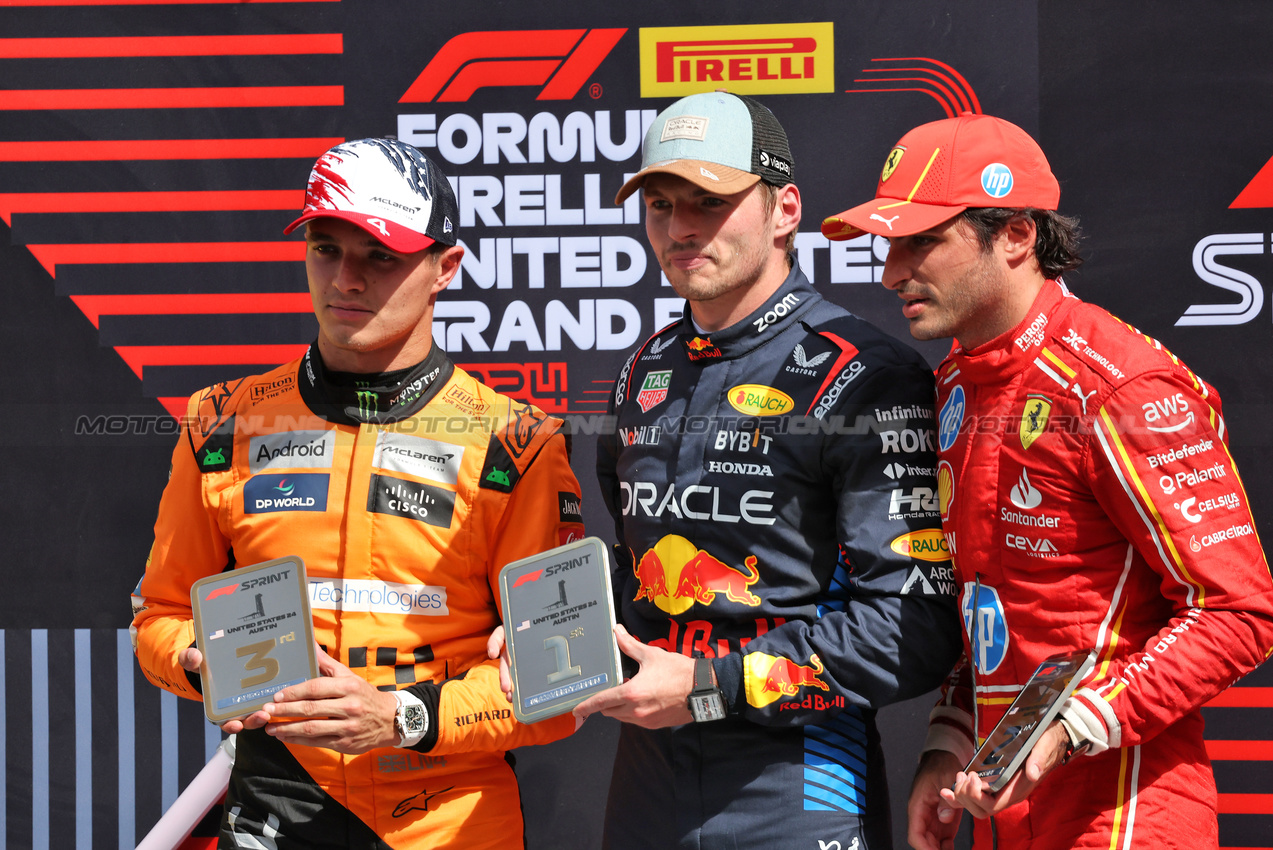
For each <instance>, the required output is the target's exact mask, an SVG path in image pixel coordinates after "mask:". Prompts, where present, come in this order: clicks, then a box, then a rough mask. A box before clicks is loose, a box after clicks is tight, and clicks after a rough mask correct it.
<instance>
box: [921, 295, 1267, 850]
mask: <svg viewBox="0 0 1273 850" xmlns="http://www.w3.org/2000/svg"><path fill="white" fill-rule="evenodd" d="M937 394H938V402H937V403H938V429H939V430H938V449H939V457H940V461H939V465H938V486H939V489H940V494H941V510H942V524H943V528H944V531H945V534H946V539H947V543H948V546H949V548H950V552H951V556H952V560H953V563H954V569H955V578H956V581H957V582H959V584H960V587H961V591H962V592H961V597H960V598H961V607H962V610H963V616H964V626H965V635H964V637H965V650H966V655H965V661H964V662H963V663H961V664H960V665H959V666H958V667H957V668H956V671H955V672H954V673H953V674H952V676H951V679H950V680H949V681H948V683H947V686H946V688H945V689H944V698H943V700H942V701H941V703H940V704H939V705H938V706H937V707H936V708H935V709H934V710H933V713H932V721H931V723H930V727H929V731H930V735H929V742H928V745H927V748H929V749H947V750H950V751H951V752H954V753H955V754H956V755H957V756H959V758H961V759H964V760H965V761H966V760H967V759H968V758H970V757H971V755H972V750H973V740H972V730H973V728H974V724H975V727H976V730H977V734H978V737H979V739H980V738H983V737H984V736H985V735H987V734H988V733H989V732H990V730H991V729H992V728H993V727H994V725H995V723H996V722H997V721H998V720H999V718H1000V717H1001V716H1002V715H1003V713H1004V712H1005V711H1006V710H1007V706H1008V704H1009V703H1011V702H1012V700H1013V698H1014V697H1015V696H1016V694H1017V693H1018V692H1019V691H1020V690H1021V687H1022V685H1023V684H1024V683H1025V682H1026V680H1027V679H1028V678H1029V677H1030V675H1031V673H1033V672H1034V670H1035V668H1036V667H1037V666H1038V665H1039V664H1040V663H1041V662H1042V661H1043V660H1044V659H1046V658H1047V657H1049V656H1050V655H1055V654H1059V653H1061V652H1066V651H1072V650H1087V649H1092V648H1095V650H1096V653H1097V658H1096V666H1095V668H1094V669H1093V671H1092V673H1091V674H1089V676H1088V677H1087V678H1086V679H1085V680H1084V681H1083V682H1081V683H1080V685H1079V690H1077V691H1076V692H1075V695H1074V696H1073V697H1072V698H1071V699H1070V700H1069V701H1068V702H1067V703H1066V705H1065V707H1064V709H1063V716H1064V717H1065V718H1066V719H1067V721H1069V722H1070V723H1071V724H1072V725H1073V726H1074V727H1075V728H1076V729H1078V730H1080V731H1081V732H1082V733H1083V734H1085V735H1086V736H1087V737H1088V738H1089V739H1090V740H1091V741H1092V742H1093V743H1092V747H1091V750H1090V751H1089V753H1088V755H1087V757H1082V758H1076V759H1074V760H1072V761H1070V762H1069V763H1068V764H1066V765H1064V766H1062V767H1059V768H1057V769H1055V770H1053V771H1052V772H1051V773H1050V774H1049V775H1048V776H1046V777H1045V778H1044V780H1043V781H1042V782H1041V783H1040V784H1039V785H1038V786H1037V787H1036V788H1035V789H1034V791H1033V793H1032V794H1031V796H1030V797H1029V798H1028V799H1027V800H1026V801H1025V802H1023V803H1021V804H1019V805H1017V806H1014V807H1012V808H1009V809H1007V810H1006V811H1004V812H1003V813H1002V814H1000V815H998V816H996V817H995V818H993V819H992V821H993V823H988V822H986V821H978V822H977V826H976V833H975V835H976V838H975V844H976V846H979V847H981V846H985V847H989V846H992V836H991V835H990V830H992V829H993V830H995V831H996V832H997V839H998V846H1000V847H1013V848H1016V847H1031V848H1045V847H1046V848H1053V847H1055V848H1070V847H1100V848H1103V850H1109V848H1123V849H1124V850H1127V849H1128V848H1139V847H1144V848H1159V847H1168V846H1170V847H1198V848H1201V847H1208V846H1210V847H1214V846H1216V842H1217V827H1216V788H1215V782H1214V779H1213V778H1212V774H1211V766H1210V761H1209V760H1208V758H1207V754H1206V751H1205V749H1204V746H1203V736H1202V731H1203V722H1202V715H1201V713H1200V711H1199V707H1200V706H1201V705H1202V704H1203V703H1205V702H1207V701H1208V700H1209V699H1211V698H1212V697H1213V696H1215V695H1216V694H1217V693H1218V692H1219V691H1222V690H1224V689H1225V688H1227V687H1228V686H1229V685H1231V684H1233V682H1234V681H1236V680H1237V679H1238V678H1239V677H1241V676H1242V675H1244V674H1245V673H1247V672H1249V671H1250V670H1252V669H1253V668H1254V667H1256V666H1257V665H1259V664H1260V662H1262V661H1263V660H1264V659H1265V658H1267V657H1268V655H1269V653H1270V648H1271V647H1273V581H1271V580H1270V576H1269V568H1268V563H1267V561H1266V560H1265V556H1264V553H1263V550H1262V548H1261V546H1260V541H1259V537H1258V536H1257V534H1256V531H1255V524H1254V521H1253V519H1252V516H1251V510H1250V505H1249V503H1248V501H1247V495H1246V491H1245V490H1244V489H1243V486H1242V481H1241V479H1240V478H1239V476H1238V471H1237V469H1236V467H1235V466H1234V463H1233V458H1232V457H1231V456H1230V454H1229V450H1228V446H1227V443H1226V438H1227V434H1226V432H1225V424H1224V419H1223V418H1222V416H1221V411H1220V398H1219V396H1218V395H1217V394H1216V391H1215V390H1214V389H1213V388H1212V387H1210V386H1209V385H1208V384H1206V383H1205V382H1204V381H1203V380H1202V379H1200V378H1199V377H1197V376H1196V375H1194V374H1193V373H1192V372H1191V371H1190V370H1189V369H1188V368H1186V367H1185V365H1184V364H1183V363H1181V362H1180V361H1179V360H1177V359H1176V358H1175V357H1174V356H1172V355H1171V354H1170V353H1169V352H1167V351H1166V350H1165V349H1164V348H1163V347H1162V346H1161V345H1160V344H1159V343H1158V342H1156V341H1154V340H1152V339H1150V338H1149V337H1146V336H1144V335H1142V334H1141V333H1140V332H1139V331H1137V330H1135V329H1134V328H1132V327H1130V326H1129V325H1126V324H1124V323H1122V322H1120V321H1118V320H1117V319H1115V318H1114V317H1112V316H1111V315H1110V314H1108V313H1107V312H1105V311H1104V310H1101V309H1099V308H1097V307H1095V306H1092V305H1090V304H1085V303H1083V302H1082V301H1080V300H1079V299H1078V298H1076V297H1074V296H1073V295H1071V294H1070V293H1069V292H1068V291H1067V290H1066V289H1065V287H1064V285H1063V284H1062V283H1060V282H1059V281H1049V282H1047V283H1046V284H1045V285H1044V288H1043V290H1042V291H1041V292H1040V294H1039V295H1038V297H1037V299H1036V300H1035V302H1034V305H1033V307H1032V308H1031V310H1030V312H1029V314H1028V316H1027V317H1026V318H1025V319H1024V320H1023V321H1022V323H1021V324H1020V325H1019V326H1017V327H1016V328H1015V329H1013V330H1011V331H1009V332H1008V333H1006V334H1004V335H1002V336H1000V337H998V338H996V339H994V340H991V341H990V342H988V343H986V344H985V345H983V346H980V347H978V348H976V349H974V350H972V351H964V350H962V349H959V350H956V351H955V352H954V353H953V354H952V355H951V356H950V357H949V358H948V359H947V360H946V362H944V363H943V364H942V365H941V367H940V368H939V369H938V373H937ZM974 594H976V599H974ZM974 612H975V614H974ZM974 616H975V623H976V625H975V629H974V628H973V622H974ZM972 636H975V637H972ZM969 657H971V658H972V659H974V660H975V662H976V663H975V665H974V667H975V669H974V670H970V669H969V666H968V664H967V660H966V659H967V658H969ZM970 674H973V675H970ZM974 676H975V679H974ZM974 681H975V703H974V700H973V695H974ZM974 718H975V719H974Z"/></svg>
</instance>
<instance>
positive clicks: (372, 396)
mask: <svg viewBox="0 0 1273 850" xmlns="http://www.w3.org/2000/svg"><path fill="white" fill-rule="evenodd" d="M379 412H380V394H379V393H376V392H372V391H371V390H358V415H359V416H361V417H362V418H363V419H367V418H370V417H372V416H375V415H376V414H377V413H379Z"/></svg>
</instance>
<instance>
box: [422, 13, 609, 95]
mask: <svg viewBox="0 0 1273 850" xmlns="http://www.w3.org/2000/svg"><path fill="white" fill-rule="evenodd" d="M625 32H627V29H626V28H620V29H594V30H588V29H563V30H496V31H488V32H466V33H461V34H460V35H457V36H455V37H454V38H452V39H451V40H450V41H448V42H447V43H446V44H444V45H442V49H440V50H439V51H438V52H437V55H435V56H434V57H433V59H432V60H430V62H429V64H428V65H427V66H426V67H425V69H424V70H423V71H421V72H420V76H419V77H416V80H415V82H413V83H412V84H411V86H410V87H409V88H408V89H407V91H406V93H405V94H403V95H402V97H401V98H399V99H398V102H399V103H428V102H431V101H436V102H439V103H455V102H459V101H465V100H468V99H469V98H470V97H472V96H473V93H474V92H476V91H477V90H478V89H482V88H492V87H506V86H542V87H543V88H541V89H540V90H539V94H538V95H536V97H535V99H536V100H570V99H571V98H573V97H574V96H575V95H576V94H578V93H579V90H580V89H581V88H583V85H584V83H586V82H587V81H588V77H589V76H591V75H592V73H593V72H594V71H596V70H597V67H598V66H600V65H601V62H602V61H603V60H604V59H605V58H606V57H607V56H609V55H610V51H611V50H612V49H614V46H615V45H616V44H618V42H619V39H620V38H622V37H623V34H624V33H625Z"/></svg>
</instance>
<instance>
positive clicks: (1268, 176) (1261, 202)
mask: <svg viewBox="0 0 1273 850" xmlns="http://www.w3.org/2000/svg"><path fill="white" fill-rule="evenodd" d="M1259 207H1273V159H1270V160H1269V161H1268V162H1266V163H1264V167H1263V168H1261V169H1260V170H1259V171H1258V172H1256V175H1255V176H1254V177H1252V178H1251V182H1250V183H1248V184H1246V188H1244V189H1243V190H1242V191H1241V192H1239V193H1238V196H1237V197H1236V198H1234V199H1233V203H1231V204H1229V209H1231V210H1240V209H1253V208H1259Z"/></svg>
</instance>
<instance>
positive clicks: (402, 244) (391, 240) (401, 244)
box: [283, 210, 435, 254]
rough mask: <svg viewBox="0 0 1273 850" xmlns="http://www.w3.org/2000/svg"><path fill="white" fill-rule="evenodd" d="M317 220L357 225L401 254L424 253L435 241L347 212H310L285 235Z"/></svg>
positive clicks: (380, 221) (385, 221) (384, 222)
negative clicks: (335, 220)
mask: <svg viewBox="0 0 1273 850" xmlns="http://www.w3.org/2000/svg"><path fill="white" fill-rule="evenodd" d="M316 218H338V219H341V220H342V221H347V222H349V223H350V224H356V225H358V226H359V227H361V228H362V229H363V230H365V231H367V233H368V235H370V236H372V237H373V238H375V239H376V240H377V241H378V242H380V243H381V244H383V245H384V246H385V247H386V248H388V249H390V250H391V251H397V252H398V253H399V254H414V253H415V252H417V251H423V250H424V249H425V248H428V247H429V246H430V245H432V244H433V243H434V241H435V240H434V238H433V237H432V236H425V235H424V234H423V233H416V232H415V231H414V230H410V229H408V228H406V227H403V226H402V225H401V224H398V223H397V222H394V221H389V220H387V219H384V218H379V217H377V216H369V215H366V214H364V213H356V212H349V211H347V210H310V211H309V212H307V213H305V214H304V215H302V216H301V217H300V218H298V219H296V221H294V222H292V223H291V224H289V225H288V226H287V227H285V228H283V234H284V235H287V234H288V233H291V232H292V231H293V230H295V229H296V228H298V227H300V226H301V225H302V224H304V223H305V222H307V221H312V220H313V219H316ZM370 222H376V224H371V223H370Z"/></svg>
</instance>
